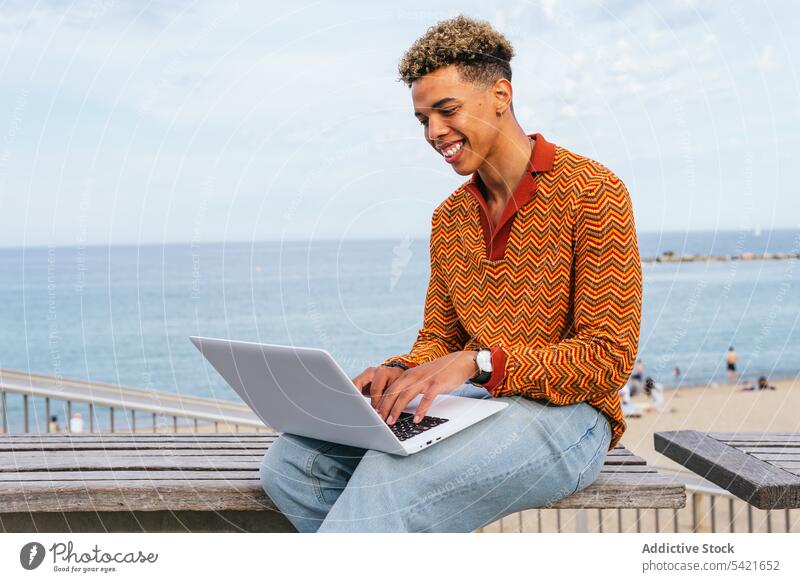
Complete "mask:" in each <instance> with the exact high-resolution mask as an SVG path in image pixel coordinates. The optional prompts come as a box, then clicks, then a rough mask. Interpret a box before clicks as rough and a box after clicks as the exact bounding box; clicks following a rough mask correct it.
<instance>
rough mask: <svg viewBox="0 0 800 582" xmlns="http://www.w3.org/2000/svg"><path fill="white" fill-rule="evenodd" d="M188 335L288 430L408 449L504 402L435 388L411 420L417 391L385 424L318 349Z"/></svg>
mask: <svg viewBox="0 0 800 582" xmlns="http://www.w3.org/2000/svg"><path fill="white" fill-rule="evenodd" d="M189 339H191V340H192V343H193V344H194V345H195V346H196V347H197V349H199V350H200V353H202V354H203V356H204V357H205V358H206V359H207V360H208V361H209V362H210V363H211V365H212V366H213V367H214V369H216V370H217V372H219V373H220V375H221V376H222V377H223V378H224V379H225V381H226V382H227V383H228V384H229V385H230V386H231V388H233V389H234V390H235V391H236V393H237V394H238V395H239V396H240V397H241V398H242V400H243V401H244V402H245V404H247V405H248V406H249V407H250V408H251V409H252V410H253V412H254V413H255V414H256V415H257V416H258V417H259V418H260V419H261V420H263V421H264V423H265V424H266V425H267V426H269V427H271V428H273V429H274V430H275V431H277V432H279V433H283V432H287V433H292V434H297V435H300V436H306V437H311V438H315V439H320V440H325V441H329V442H334V443H340V444H344V445H350V446H354V447H360V448H364V449H375V450H378V451H383V452H386V453H391V454H393V455H402V456H408V455H411V454H413V453H416V452H419V451H421V450H422V449H425V448H427V447H430V446H432V445H434V444H436V443H438V442H439V441H441V440H443V439H446V438H447V437H449V436H451V435H453V434H455V433H457V432H458V431H460V430H463V429H465V428H467V427H468V426H471V425H473V424H475V423H477V422H480V421H481V420H483V419H485V418H487V417H489V416H491V415H492V414H494V413H495V412H499V411H500V410H502V409H503V408H505V407H506V406H508V403H507V402H499V401H497V400H493V399H492V400H489V399H486V400H483V399H480V398H467V397H464V396H455V395H450V394H440V395H439V396H437V397H436V398H435V400H434V401H433V403H432V404H431V406H430V407H429V408H428V411H427V413H426V416H425V418H423V419H422V420H421V421H420V422H419V423H418V424H414V423H413V421H412V419H413V418H414V412H415V411H416V408H417V405H418V404H419V402H420V400H421V399H422V395H421V394H420V395H417V396H416V397H415V398H414V399H413V400H412V401H411V402H410V403H409V404H408V406H407V407H406V408H405V409H404V411H403V413H402V414H401V416H400V418H399V419H397V420H396V421H395V422H394V424H393V425H392V426H389V425H387V424H386V422H385V421H384V420H383V419H381V417H380V415H379V414H378V412H377V411H376V410H375V409H374V408H372V404H371V399H370V397H369V396H365V395H363V394H362V393H361V391H360V390H359V389H358V387H356V385H355V384H353V382H352V380H350V378H349V377H348V376H347V374H346V373H345V372H344V370H342V368H341V367H340V366H339V364H338V363H337V362H336V360H334V359H333V357H332V356H331V355H330V354H329V353H328V352H327V351H326V350H323V349H317V348H305V347H293V346H283V345H274V344H260V343H253V342H244V341H233V340H227V339H217V338H208V337H195V336H192V337H190V338H189Z"/></svg>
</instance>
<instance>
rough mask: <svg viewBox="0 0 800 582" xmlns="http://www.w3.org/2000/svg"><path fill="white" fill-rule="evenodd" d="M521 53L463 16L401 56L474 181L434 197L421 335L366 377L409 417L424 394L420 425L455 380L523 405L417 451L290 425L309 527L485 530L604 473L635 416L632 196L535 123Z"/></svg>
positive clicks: (427, 110) (446, 156)
mask: <svg viewBox="0 0 800 582" xmlns="http://www.w3.org/2000/svg"><path fill="white" fill-rule="evenodd" d="M513 54H514V49H513V48H512V46H511V43H510V42H509V41H508V39H507V38H505V37H504V36H503V35H502V34H501V33H499V32H497V31H496V30H494V29H493V28H492V25H491V24H490V23H488V22H486V21H483V20H474V19H472V18H467V17H465V16H462V15H459V16H456V17H454V18H452V19H448V20H443V21H441V22H439V23H437V24H436V25H435V26H431V27H430V28H428V29H427V31H426V32H425V34H424V36H422V37H421V38H419V39H417V40H416V41H415V42H414V44H413V45H411V47H410V48H409V49H408V51H407V52H406V53H405V54H404V56H403V57H402V59H401V61H400V67H399V69H400V77H401V79H402V80H403V81H404V83H405V84H407V86H408V87H409V88H410V90H411V91H410V93H411V100H412V105H413V108H411V109H412V111H413V114H414V116H415V118H416V121H417V122H418V123H419V131H420V134H421V135H420V137H421V138H424V140H422V139H421V140H420V142H421V143H420V145H423V144H424V145H425V147H426V149H428V148H430V151H431V153H432V154H434V152H435V156H436V157H437V158H438V159H439V161H440V162H441V163H442V165H444V164H447V166H449V167H450V168H452V170H453V171H454V172H455V173H456V174H458V175H459V176H462V177H463V178H464V179H465V180H466V181H464V182H463V183H462V184H461V185H460V186H458V187H457V188H456V189H455V190H453V191H451V192H450V193H449V194H448V196H447V197H446V198H445V199H444V200H443V201H442V202H441V203H439V204H438V205H436V207H435V209H434V211H433V213H432V217H431V221H430V228H431V235H430V241H429V242H430V245H429V246H430V276H429V281H428V288H427V293H426V295H425V307H424V310H423V321H422V326H421V328H420V329H419V332H418V334H417V337H416V339H415V341H414V343H413V345H412V346H411V348H410V350H409V351H408V353H404V354H401V355H396V356H392V357H390V358H387V359H386V360H383V362H381V363H379V364H378V365H375V366H371V367H368V368H366V369H365V370H364V371H362V372H361V373H360V374H358V375H357V376H356V377H355V378H353V383H354V384H355V386H356V388H357V389H358V390H360V391H361V392H362V393H363V394H364V395H365V396H366V395H367V392H366V390H367V389H368V391H369V393H368V395H369V397H370V402H371V405H372V406H373V408H374V409H375V411H376V412H377V414H378V416H379V417H380V419H382V420H383V421H384V422H386V424H387V425H389V426H392V427H394V428H397V424H396V423H397V422H398V420H400V419H401V416H400V415H401V413H402V412H403V411H404V409H405V408H406V407H408V406H409V405H410V403H411V401H412V400H417V401H418V402H419V404H415V405H414V409H413V410H412V411H411V412H412V413H413V414H412V415H411V416H410V417H409V418H403V419H402V420H404V421H406V422H408V426H410V427H412V428H414V429H419V428H420V427H418V425H419V424H420V423H421V422H422V421H423V419H424V418H425V416H426V414H427V412H428V410H429V408H430V406H431V405H432V403H433V402H434V399H437V398H439V399H438V400H437V402H441V401H442V400H444V398H441V397H442V396H445V395H446V394H448V393H451V394H453V395H458V396H462V397H466V398H477V399H497V400H498V401H501V402H506V403H508V406H507V407H505V408H504V409H503V410H501V411H499V412H497V413H496V414H494V415H493V416H491V417H490V418H488V419H486V420H485V421H483V422H482V423H479V424H476V425H473V426H471V427H469V428H466V429H464V430H462V431H460V432H458V433H457V434H454V435H453V436H451V437H448V438H446V439H442V441H441V442H439V443H437V444H435V445H433V446H431V447H429V448H426V449H424V450H422V451H420V452H418V453H415V454H412V455H408V456H404V457H403V456H398V455H391V454H388V453H385V452H381V451H376V450H371V449H370V450H365V449H362V448H356V447H350V446H344V445H338V444H334V443H330V442H326V441H324V440H318V439H311V438H306V437H302V436H299V435H293V434H289V433H284V434H282V435H281V436H279V437H278V438H277V439H276V440H275V441H273V444H272V446H270V447H269V449H268V450H267V451H266V453H265V454H264V459H263V462H262V464H261V473H260V475H261V484H262V486H263V487H264V489H265V491H266V493H267V495H268V496H269V498H270V499H271V500H272V501H273V503H274V504H275V505H276V507H277V508H279V509H280V510H282V512H283V513H284V514H285V515H286V517H287V518H288V519H289V520H290V521H291V522H292V523H293V525H294V526H295V527H296V528H297V530H298V531H300V532H321V533H330V532H343V531H350V532H422V531H425V532H471V531H474V530H476V529H478V528H479V527H482V526H483V525H486V524H488V523H491V522H494V521H495V520H498V519H500V518H502V517H504V516H506V515H509V514H511V513H516V512H518V511H521V510H523V509H527V508H532V507H543V506H546V505H548V504H550V503H553V502H555V501H557V500H559V499H562V498H563V497H566V496H568V495H571V494H572V493H574V492H576V491H579V490H581V489H583V488H585V487H588V486H589V485H591V484H592V483H593V482H594V481H595V480H596V479H597V477H598V476H599V474H600V471H601V469H602V468H603V464H604V462H605V457H606V455H605V453H606V452H607V451H610V450H612V449H613V448H614V447H615V446H616V444H617V443H618V442H619V441H620V440H621V438H622V435H623V433H624V432H625V427H626V424H625V418H624V416H623V415H622V407H621V403H620V398H619V390H620V388H622V386H623V385H624V384H625V381H626V380H627V379H628V377H629V375H630V373H631V370H632V369H633V364H634V361H635V358H636V350H637V347H638V342H639V329H640V323H641V305H642V273H641V259H640V256H639V250H638V243H637V238H636V230H635V225H634V220H633V209H632V204H631V197H630V195H629V193H628V190H627V188H626V186H625V184H624V183H623V182H622V180H620V179H619V177H617V176H616V175H615V174H614V173H613V172H611V170H610V169H609V168H607V167H606V166H605V165H603V164H601V163H599V162H596V161H594V160H591V159H590V158H587V157H585V156H582V155H580V154H578V153H575V152H573V151H570V150H568V149H566V148H565V147H562V146H559V145H556V144H554V143H551V142H549V141H548V140H546V139H545V138H544V136H543V135H542V134H541V133H529V132H527V131H525V130H524V129H523V128H522V127H521V126H520V124H519V120H518V119H519V118H517V117H516V113H515V112H514V106H513V104H512V96H515V93H514V90H513V88H512V86H511V65H510V62H509V61H510V60H511V57H512V56H513ZM522 87H524V85H522V84H520V89H521V88H522ZM370 90H371V89H370V88H366V89H365V91H367V92H369V91H370ZM517 105H518V106H520V107H521V106H522V105H523V104H521V103H519V102H518V103H517ZM362 111H363V110H362ZM412 111H409V114H410V113H411V112H412ZM362 129H365V127H364V126H363V124H362ZM607 146H608V147H612V146H613V140H612V141H608V142H607ZM380 196H384V197H386V196H389V197H391V196H394V194H393V193H392V192H390V191H386V192H381V193H379V198H380ZM356 210H357V209H356ZM417 397H419V398H417ZM400 426H402V423H401V425H400ZM475 468H478V470H477V471H476V470H475ZM450 485H453V486H454V487H455V489H454V490H451V487H450Z"/></svg>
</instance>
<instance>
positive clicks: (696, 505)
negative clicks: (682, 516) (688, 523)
mask: <svg viewBox="0 0 800 582" xmlns="http://www.w3.org/2000/svg"><path fill="white" fill-rule="evenodd" d="M699 511H700V494H699V493H692V531H693V532H694V533H697V526H698V522H699V521H700V520H699V518H698V515H697V514H698V512H699Z"/></svg>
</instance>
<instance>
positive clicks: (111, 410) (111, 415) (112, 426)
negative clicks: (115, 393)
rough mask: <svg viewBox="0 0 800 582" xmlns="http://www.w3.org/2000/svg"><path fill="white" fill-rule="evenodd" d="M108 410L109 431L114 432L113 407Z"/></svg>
mask: <svg viewBox="0 0 800 582" xmlns="http://www.w3.org/2000/svg"><path fill="white" fill-rule="evenodd" d="M108 411H109V416H110V417H111V432H114V407H113V406H111V407H110V408H109V409H108Z"/></svg>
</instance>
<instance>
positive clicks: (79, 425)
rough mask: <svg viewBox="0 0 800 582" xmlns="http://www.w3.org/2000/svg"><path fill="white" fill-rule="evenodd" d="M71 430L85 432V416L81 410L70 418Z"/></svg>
mask: <svg viewBox="0 0 800 582" xmlns="http://www.w3.org/2000/svg"><path fill="white" fill-rule="evenodd" d="M69 432H83V418H81V413H80V412H76V413H75V414H73V415H72V418H70V419H69Z"/></svg>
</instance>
